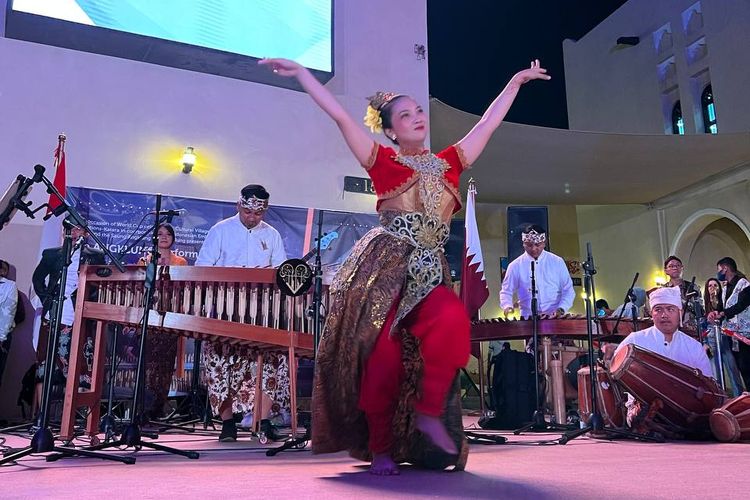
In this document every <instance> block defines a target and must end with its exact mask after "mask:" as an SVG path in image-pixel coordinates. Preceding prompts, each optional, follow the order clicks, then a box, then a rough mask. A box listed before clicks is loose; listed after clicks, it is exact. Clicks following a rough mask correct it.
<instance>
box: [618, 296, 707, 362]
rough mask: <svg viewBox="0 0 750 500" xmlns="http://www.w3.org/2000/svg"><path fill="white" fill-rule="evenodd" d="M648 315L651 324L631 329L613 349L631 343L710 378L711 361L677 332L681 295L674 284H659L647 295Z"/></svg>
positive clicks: (687, 338) (682, 334)
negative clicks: (694, 369) (636, 329)
mask: <svg viewBox="0 0 750 500" xmlns="http://www.w3.org/2000/svg"><path fill="white" fill-rule="evenodd" d="M648 299H649V303H650V304H651V317H652V318H653V320H654V326H652V327H650V328H646V329H645V330H639V331H637V332H633V333H631V334H630V335H628V336H627V337H625V340H623V341H622V342H621V343H620V345H619V346H618V347H617V349H616V350H615V352H614V354H615V355H617V353H618V352H619V351H621V350H622V349H624V348H625V346H626V345H628V344H634V345H637V346H639V347H642V348H644V349H648V350H649V351H652V352H655V353H657V354H661V355H662V356H666V357H667V358H669V359H671V360H674V361H677V362H678V363H682V364H683V365H687V366H689V367H691V368H697V369H698V370H700V371H701V372H702V373H703V375H705V376H707V377H713V370H712V369H711V362H710V361H709V360H708V356H707V355H706V351H705V350H704V349H703V346H701V344H700V342H698V341H697V340H695V339H693V338H692V337H690V336H689V335H687V334H685V333H683V332H682V331H680V329H679V327H680V318H681V317H682V304H683V302H682V296H681V294H680V289H679V288H677V287H671V288H670V287H660V288H656V289H654V290H653V291H652V292H651V293H650V294H649V297H648Z"/></svg>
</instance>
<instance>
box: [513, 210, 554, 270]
mask: <svg viewBox="0 0 750 500" xmlns="http://www.w3.org/2000/svg"><path fill="white" fill-rule="evenodd" d="M507 218H508V263H511V262H513V259H515V258H516V257H518V256H519V255H521V254H522V253H523V242H522V241H521V232H522V231H523V228H524V227H526V225H528V224H537V225H539V226H541V227H543V228H544V231H545V232H546V233H547V250H549V249H550V240H549V223H548V219H547V207H521V206H518V207H508V211H507Z"/></svg>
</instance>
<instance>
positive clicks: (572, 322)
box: [471, 315, 653, 342]
mask: <svg viewBox="0 0 750 500" xmlns="http://www.w3.org/2000/svg"><path fill="white" fill-rule="evenodd" d="M616 322H617V319H616V318H598V319H597V320H596V323H597V324H598V325H599V327H598V330H597V327H596V325H595V326H594V339H602V340H605V337H606V340H613V339H615V338H622V337H627V336H628V334H630V333H631V332H633V331H636V330H643V329H645V328H649V327H650V326H652V325H653V322H652V321H651V319H650V318H642V319H638V320H636V324H635V328H634V327H633V322H632V321H620V324H619V325H618V327H617V334H613V333H612V329H613V328H614V326H615V323H616ZM538 324H539V337H558V338H567V339H577V340H585V339H586V336H587V335H586V317H585V316H579V315H567V316H564V317H562V318H542V319H540V320H539V321H538ZM597 331H598V334H597ZM532 334H533V332H532V331H531V320H525V319H517V320H513V319H503V318H492V319H482V320H478V321H473V322H472V323H471V341H472V342H484V341H488V340H518V339H528V338H531V337H532Z"/></svg>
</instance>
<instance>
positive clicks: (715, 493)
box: [0, 417, 750, 500]
mask: <svg viewBox="0 0 750 500" xmlns="http://www.w3.org/2000/svg"><path fill="white" fill-rule="evenodd" d="M474 421H475V419H473V418H470V417H467V418H466V423H467V426H469V427H471V426H472V425H473V424H474ZM502 434H503V435H504V436H506V437H507V438H508V443H507V444H504V445H497V446H485V445H472V446H471V453H470V455H469V462H468V465H467V468H466V471H464V472H430V471H424V470H417V469H414V468H412V467H409V466H404V467H402V473H401V475H400V476H394V477H375V476H371V475H370V474H369V473H368V472H367V465H366V464H364V463H362V462H357V461H355V460H352V459H350V458H349V457H348V456H347V455H346V454H345V453H337V454H332V455H312V454H311V453H310V451H309V449H308V450H295V451H288V452H284V453H281V454H279V455H277V456H275V457H267V456H266V455H265V450H266V449H267V448H268V447H271V446H273V447H276V446H278V445H279V443H270V444H269V445H266V446H260V445H258V443H257V440H255V439H252V440H251V439H250V438H249V437H245V438H241V439H240V440H239V441H237V442H236V443H219V442H218V441H217V439H216V434H204V435H194V434H177V433H174V432H169V433H165V434H162V435H161V436H160V437H159V439H158V441H157V442H159V443H162V444H165V445H168V446H174V447H178V448H181V449H190V450H197V451H200V453H201V456H200V459H198V460H190V459H187V458H183V457H179V456H174V455H168V454H165V453H162V452H155V451H145V450H144V451H139V452H132V451H121V452H120V451H111V452H109V453H121V454H124V455H131V456H135V457H137V462H136V463H135V464H134V465H123V464H120V463H117V462H109V461H104V460H99V459H91V458H70V459H65V460H61V461H58V462H54V463H47V462H46V461H45V460H44V457H43V456H30V457H26V458H24V459H22V460H19V462H18V464H17V465H15V466H10V467H3V468H1V469H0V478H2V479H1V482H0V485H1V486H0V488H2V489H1V490H0V498H3V499H17V498H34V499H39V498H55V499H76V500H79V499H81V498H116V499H123V498H138V499H146V498H170V497H172V498H176V497H182V496H184V497H185V498H208V499H212V498H224V499H228V498H238V497H240V498H242V497H244V498H274V499H279V498H294V499H299V498H349V499H354V498H357V499H361V498H377V499H384V498H487V499H495V498H534V499H545V498H555V499H557V498H591V499H593V498H597V499H600V498H607V499H619V498H622V499H625V498H627V499H633V498H681V499H684V498H747V497H748V495H749V494H750V493H748V492H750V474H748V467H749V466H750V445H748V444H723V443H717V442H705V443H704V442H701V443H696V442H670V443H663V444H659V443H657V444H653V443H642V442H634V441H629V440H618V441H606V440H600V439H593V438H590V437H582V438H578V439H575V440H572V441H570V442H569V443H568V444H566V445H564V446H562V445H558V444H547V445H534V443H535V442H538V441H541V440H553V439H556V438H557V437H559V434H526V435H522V436H514V435H513V434H512V433H502ZM3 437H5V438H6V439H7V441H6V442H5V443H4V444H5V445H6V446H11V447H22V446H26V445H27V444H28V440H26V439H23V438H20V437H15V436H7V435H6V436H3Z"/></svg>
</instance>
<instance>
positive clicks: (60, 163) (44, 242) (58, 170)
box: [29, 134, 67, 349]
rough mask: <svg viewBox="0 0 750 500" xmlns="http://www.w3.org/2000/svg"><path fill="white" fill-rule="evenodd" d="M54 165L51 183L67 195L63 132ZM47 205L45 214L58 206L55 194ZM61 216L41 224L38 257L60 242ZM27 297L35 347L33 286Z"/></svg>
mask: <svg viewBox="0 0 750 500" xmlns="http://www.w3.org/2000/svg"><path fill="white" fill-rule="evenodd" d="M54 166H55V178H54V179H53V181H52V184H53V185H54V186H55V188H57V190H58V191H60V194H61V195H63V197H65V196H67V194H66V193H67V189H66V184H67V183H66V179H65V134H60V135H59V136H58V138H57V147H56V148H55V153H54ZM47 204H48V205H49V206H48V207H47V215H50V214H51V213H52V211H53V210H54V209H55V208H57V207H59V206H60V204H61V203H60V200H59V199H58V198H57V196H55V195H53V194H51V195H50V196H49V201H48V202H47ZM45 217H46V215H45ZM63 218H64V217H63V216H60V217H50V218H48V219H47V220H46V221H44V224H42V238H41V241H40V243H39V259H41V257H42V252H43V251H44V249H46V248H54V247H59V246H60V245H61V243H62V241H61V238H62V220H63ZM29 299H30V300H31V304H32V305H33V306H34V327H33V333H32V344H33V346H34V349H37V347H38V344H39V328H40V326H41V324H42V302H41V300H40V299H39V297H37V296H36V293H34V288H33V287H31V288H30V289H29Z"/></svg>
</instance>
